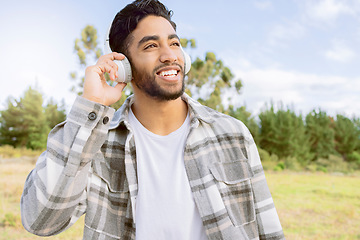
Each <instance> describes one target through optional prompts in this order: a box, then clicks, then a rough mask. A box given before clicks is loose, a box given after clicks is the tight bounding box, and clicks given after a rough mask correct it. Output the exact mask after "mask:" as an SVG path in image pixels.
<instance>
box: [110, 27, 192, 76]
mask: <svg viewBox="0 0 360 240" xmlns="http://www.w3.org/2000/svg"><path fill="white" fill-rule="evenodd" d="M110 28H111V24H110V27H109V28H108V31H107V33H106V36H105V41H104V52H105V54H109V53H111V52H112V51H111V48H110V43H109V39H110V37H109V34H110ZM180 48H181V51H182V53H183V56H184V61H185V63H184V65H185V66H184V72H185V74H188V72H189V71H190V68H191V58H190V56H189V54H187V53H186V52H185V51H184V50H183V48H182V47H181V45H180ZM114 62H115V63H116V64H117V65H118V75H119V77H118V78H117V79H116V81H117V82H124V83H129V82H130V81H131V79H132V73H131V65H130V62H129V60H128V59H127V58H126V57H125V58H124V59H123V60H114Z"/></svg>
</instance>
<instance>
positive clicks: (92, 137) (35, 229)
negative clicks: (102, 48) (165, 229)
mask: <svg viewBox="0 0 360 240" xmlns="http://www.w3.org/2000/svg"><path fill="white" fill-rule="evenodd" d="M123 58H124V56H123V55H122V54H119V53H111V54H108V55H104V56H102V57H100V58H99V60H98V62H97V63H96V65H94V66H90V67H88V68H87V69H86V72H85V83H84V94H83V97H78V98H77V99H76V101H75V103H74V105H73V107H72V109H71V111H70V113H69V115H68V117H67V120H66V121H65V122H64V123H61V124H59V125H58V126H56V127H55V128H54V129H53V130H52V131H51V132H50V134H49V138H48V143H47V150H46V151H45V152H44V153H43V154H42V155H41V156H40V158H39V159H38V162H37V164H36V167H35V169H34V170H33V171H32V172H31V173H30V174H29V176H28V178H27V179H26V182H25V187H24V191H23V194H22V197H21V217H22V223H23V225H24V227H25V228H26V229H27V230H28V231H30V232H32V233H34V234H37V235H42V236H48V235H53V234H56V233H58V232H60V231H63V230H65V229H66V228H67V227H70V226H71V225H72V224H73V223H74V222H75V221H76V220H77V219H78V218H79V217H80V216H81V215H82V214H83V213H84V212H85V211H86V197H87V195H86V194H87V189H86V188H87V185H88V175H89V171H90V168H91V159H92V156H93V155H94V154H95V153H96V152H98V151H99V149H100V147H101V145H102V144H103V142H104V141H105V139H106V136H107V131H108V125H109V123H108V121H106V120H105V121H104V119H105V118H108V119H111V118H112V116H113V114H114V109H112V108H109V107H107V106H108V105H111V104H113V103H115V102H116V101H118V100H119V99H120V97H121V92H122V90H123V89H124V87H125V86H126V84H123V83H120V84H118V85H116V86H115V87H111V86H109V85H108V84H107V83H106V81H105V77H104V74H105V73H106V72H108V73H109V74H110V79H111V80H115V79H116V77H117V69H118V68H117V65H116V64H115V63H114V62H113V60H115V59H116V60H121V59H123Z"/></svg>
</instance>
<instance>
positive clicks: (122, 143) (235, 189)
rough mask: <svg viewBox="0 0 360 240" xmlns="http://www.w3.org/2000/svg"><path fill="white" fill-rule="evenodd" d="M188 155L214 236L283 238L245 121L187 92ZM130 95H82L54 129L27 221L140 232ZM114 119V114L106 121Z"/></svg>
mask: <svg viewBox="0 0 360 240" xmlns="http://www.w3.org/2000/svg"><path fill="white" fill-rule="evenodd" d="M182 98H183V100H184V101H185V102H187V104H188V106H189V114H190V121H191V124H190V133H189V135H188V137H187V141H186V146H185V149H184V162H185V168H186V172H187V175H188V179H189V183H190V186H191V190H192V193H193V196H194V200H195V203H196V206H197V208H198V210H199V213H200V216H201V219H202V221H203V225H204V227H205V230H206V234H207V236H208V238H209V239H272V240H273V239H284V235H283V232H282V228H281V225H280V221H279V218H278V215H277V212H276V209H275V206H274V203H273V200H272V198H271V194H270V191H269V188H268V186H267V183H266V180H265V175H264V171H263V168H262V165H261V162H260V159H259V155H258V152H257V149H256V145H255V143H254V141H253V138H252V137H251V135H250V133H249V131H248V129H247V128H246V127H245V126H244V124H243V123H241V122H240V121H238V120H236V119H234V118H232V117H229V116H226V115H224V114H221V113H218V112H216V111H214V110H212V109H210V108H207V107H204V106H202V105H201V104H199V103H198V102H196V101H194V100H193V99H191V98H190V97H188V96H187V95H183V97H182ZM132 102H133V98H129V99H127V101H126V102H125V103H124V104H123V106H122V107H121V108H120V109H119V110H118V111H117V112H116V113H115V110H114V109H112V108H110V107H106V106H103V105H100V104H97V103H94V102H90V101H88V100H86V99H84V98H82V97H78V98H77V99H76V101H75V103H74V105H73V107H72V109H71V111H70V113H69V115H68V117H67V120H66V121H65V122H63V123H61V124H59V125H57V126H56V127H55V128H54V129H53V130H52V131H51V133H50V134H49V138H48V145H47V151H45V152H44V153H43V154H42V155H41V156H40V157H39V159H38V161H37V163H36V167H35V169H34V170H33V171H32V172H31V173H30V174H29V176H28V178H27V180H26V183H25V187H24V191H23V195H22V198H21V214H22V222H23V225H24V227H25V228H26V229H27V230H28V231H30V232H32V233H34V234H37V235H43V236H48V235H53V234H56V233H59V232H61V231H64V230H65V229H67V228H68V227H70V226H71V225H72V224H73V223H74V222H75V221H76V220H77V219H78V218H79V217H80V216H81V215H82V214H84V213H85V214H86V215H85V228H84V239H87V240H88V239H135V226H136V219H135V211H136V197H137V192H138V186H137V171H136V150H135V141H134V136H133V133H132V131H131V126H130V125H129V121H128V113H129V107H130V106H131V104H132ZM109 119H112V121H109Z"/></svg>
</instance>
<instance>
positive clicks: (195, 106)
mask: <svg viewBox="0 0 360 240" xmlns="http://www.w3.org/2000/svg"><path fill="white" fill-rule="evenodd" d="M188 104H189V106H190V108H191V109H190V111H192V112H193V115H194V117H195V118H197V119H198V120H199V121H200V122H202V123H203V124H202V125H203V126H208V127H210V128H212V129H213V130H214V131H215V132H216V133H217V134H219V135H220V134H230V135H242V136H243V137H245V138H246V139H252V136H251V134H250V131H249V130H248V128H247V127H246V126H245V124H244V123H243V122H242V121H240V120H238V119H236V118H234V117H231V116H229V115H226V114H224V113H221V112H218V111H216V110H214V109H212V108H209V107H207V106H204V105H202V104H200V103H199V102H197V101H195V100H194V99H192V98H190V97H189V98H188Z"/></svg>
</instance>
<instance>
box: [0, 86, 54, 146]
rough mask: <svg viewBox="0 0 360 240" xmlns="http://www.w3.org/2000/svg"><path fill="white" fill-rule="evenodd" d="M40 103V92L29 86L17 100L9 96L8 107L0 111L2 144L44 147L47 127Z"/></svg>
mask: <svg viewBox="0 0 360 240" xmlns="http://www.w3.org/2000/svg"><path fill="white" fill-rule="evenodd" d="M42 104H43V97H42V94H41V93H40V92H39V91H37V90H35V89H32V88H31V87H30V88H29V89H28V90H27V91H26V92H25V94H24V96H23V97H22V98H21V99H20V100H19V101H18V100H14V99H11V98H10V99H9V100H8V109H7V110H4V111H1V130H0V131H1V137H2V139H1V142H2V144H9V145H12V146H14V147H27V148H31V149H42V148H44V147H45V146H46V138H47V134H48V132H49V127H48V126H47V124H46V117H45V114H44V112H43V108H42Z"/></svg>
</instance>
